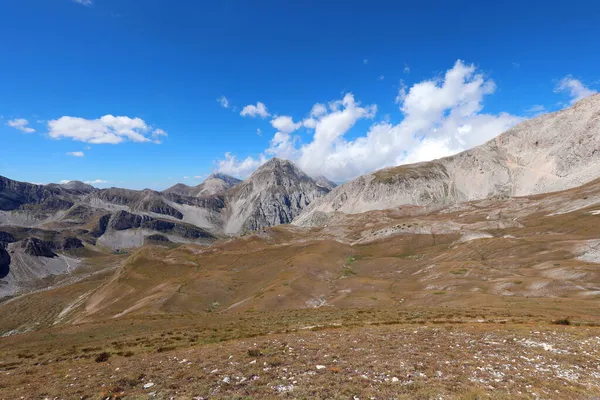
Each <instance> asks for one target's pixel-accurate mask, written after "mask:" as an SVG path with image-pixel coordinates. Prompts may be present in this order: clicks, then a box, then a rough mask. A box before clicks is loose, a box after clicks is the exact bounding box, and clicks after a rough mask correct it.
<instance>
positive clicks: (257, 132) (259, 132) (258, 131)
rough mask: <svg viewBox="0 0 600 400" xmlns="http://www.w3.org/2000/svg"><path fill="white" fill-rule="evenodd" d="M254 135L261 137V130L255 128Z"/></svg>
mask: <svg viewBox="0 0 600 400" xmlns="http://www.w3.org/2000/svg"><path fill="white" fill-rule="evenodd" d="M256 134H257V135H258V136H262V130H261V129H260V128H256Z"/></svg>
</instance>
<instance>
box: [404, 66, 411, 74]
mask: <svg viewBox="0 0 600 400" xmlns="http://www.w3.org/2000/svg"><path fill="white" fill-rule="evenodd" d="M404 73H405V74H407V75H408V74H410V67H409V66H408V64H404Z"/></svg>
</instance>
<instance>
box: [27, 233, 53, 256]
mask: <svg viewBox="0 0 600 400" xmlns="http://www.w3.org/2000/svg"><path fill="white" fill-rule="evenodd" d="M19 246H20V248H21V249H23V251H24V253H25V254H29V255H30V256H36V257H49V258H52V257H57V255H56V253H54V252H53V251H52V248H53V247H54V245H53V244H52V243H50V242H46V241H44V240H41V239H38V238H33V237H32V238H28V239H25V240H22V241H21V242H19Z"/></svg>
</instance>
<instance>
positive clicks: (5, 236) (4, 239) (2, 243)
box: [0, 232, 17, 249]
mask: <svg viewBox="0 0 600 400" xmlns="http://www.w3.org/2000/svg"><path fill="white" fill-rule="evenodd" d="M16 241H17V239H16V238H15V237H14V236H13V235H11V234H10V233H8V232H0V248H4V249H5V248H6V246H8V244H9V243H13V242H16Z"/></svg>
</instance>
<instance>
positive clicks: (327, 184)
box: [313, 175, 337, 190]
mask: <svg viewBox="0 0 600 400" xmlns="http://www.w3.org/2000/svg"><path fill="white" fill-rule="evenodd" d="M313 179H314V180H315V182H316V183H317V185H319V186H321V187H323V188H325V189H328V190H333V189H335V188H336V187H337V184H336V183H335V182H332V181H330V180H329V179H327V178H326V177H324V176H323V175H319V176H315V177H313Z"/></svg>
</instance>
